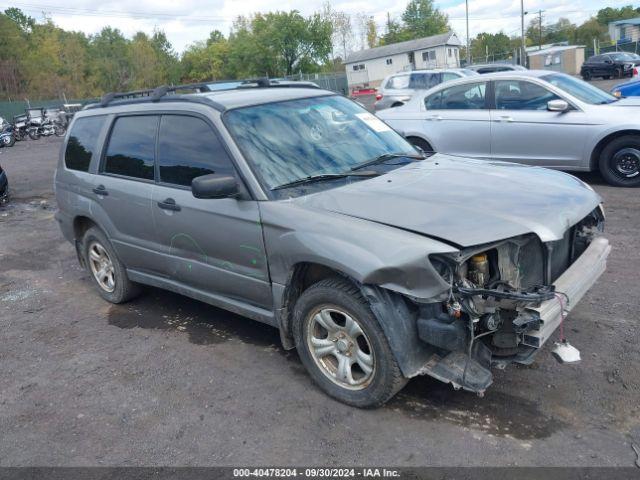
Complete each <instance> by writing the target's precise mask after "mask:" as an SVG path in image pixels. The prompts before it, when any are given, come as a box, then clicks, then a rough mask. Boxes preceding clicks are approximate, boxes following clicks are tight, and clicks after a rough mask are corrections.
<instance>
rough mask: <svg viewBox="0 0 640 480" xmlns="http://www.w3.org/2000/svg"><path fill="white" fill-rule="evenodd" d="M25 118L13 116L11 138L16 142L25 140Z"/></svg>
mask: <svg viewBox="0 0 640 480" xmlns="http://www.w3.org/2000/svg"><path fill="white" fill-rule="evenodd" d="M27 135H28V134H27V116H26V115H15V116H14V117H13V136H14V137H15V139H16V141H17V142H20V141H22V140H24V139H26V138H27Z"/></svg>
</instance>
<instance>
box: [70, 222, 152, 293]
mask: <svg viewBox="0 0 640 480" xmlns="http://www.w3.org/2000/svg"><path fill="white" fill-rule="evenodd" d="M82 245H83V247H84V258H85V263H86V265H87V267H88V269H89V272H90V273H91V278H92V279H93V282H94V283H95V285H96V286H97V287H98V293H100V296H101V297H102V298H104V299H105V300H106V301H108V302H111V303H123V302H126V301H128V300H131V299H132V298H134V297H135V296H136V295H138V293H139V292H140V289H139V287H138V285H136V284H135V283H133V282H131V280H129V277H127V271H126V268H125V266H124V265H123V264H122V262H121V261H120V260H119V259H118V257H117V256H116V252H115V251H114V249H113V247H112V246H111V243H110V242H109V240H108V239H107V237H106V235H105V234H104V233H103V232H102V231H101V230H99V229H98V228H96V227H92V228H90V229H89V230H87V233H85V235H84V237H83V240H82Z"/></svg>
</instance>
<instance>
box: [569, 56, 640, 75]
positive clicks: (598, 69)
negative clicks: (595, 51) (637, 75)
mask: <svg viewBox="0 0 640 480" xmlns="http://www.w3.org/2000/svg"><path fill="white" fill-rule="evenodd" d="M636 65H640V56H638V55H636V54H634V53H626V52H614V53H605V54H602V55H594V56H593V57H589V58H588V59H587V61H586V62H584V63H583V64H582V68H581V69H580V75H581V76H582V78H583V79H585V80H590V79H592V78H594V77H602V78H604V79H605V80H606V79H609V78H611V77H615V78H622V77H626V76H631V75H632V73H633V68H634V67H635V66H636Z"/></svg>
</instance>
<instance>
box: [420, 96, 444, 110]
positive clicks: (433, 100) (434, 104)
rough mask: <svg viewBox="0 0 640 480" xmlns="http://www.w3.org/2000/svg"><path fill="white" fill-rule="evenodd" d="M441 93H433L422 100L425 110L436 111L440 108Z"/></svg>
mask: <svg viewBox="0 0 640 480" xmlns="http://www.w3.org/2000/svg"><path fill="white" fill-rule="evenodd" d="M441 99H442V92H438V93H434V94H433V95H431V96H429V97H427V98H425V99H424V106H425V107H426V109H427V110H438V109H439V108H440V104H441Z"/></svg>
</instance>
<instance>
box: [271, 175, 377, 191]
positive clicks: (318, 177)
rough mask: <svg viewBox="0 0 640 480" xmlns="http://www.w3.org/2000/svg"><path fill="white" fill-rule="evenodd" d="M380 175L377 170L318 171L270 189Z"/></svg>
mask: <svg viewBox="0 0 640 480" xmlns="http://www.w3.org/2000/svg"><path fill="white" fill-rule="evenodd" d="M378 175H380V174H379V173H378V172H358V173H354V172H345V173H320V174H318V175H309V176H308V177H303V178H299V179H297V180H293V181H291V182H287V183H283V184H282V185H278V186H276V187H273V188H272V189H271V190H272V191H273V190H282V189H283V188H289V187H297V186H298V185H305V184H307V183H313V182H320V181H322V180H332V179H335V178H345V177H376V176H378Z"/></svg>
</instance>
